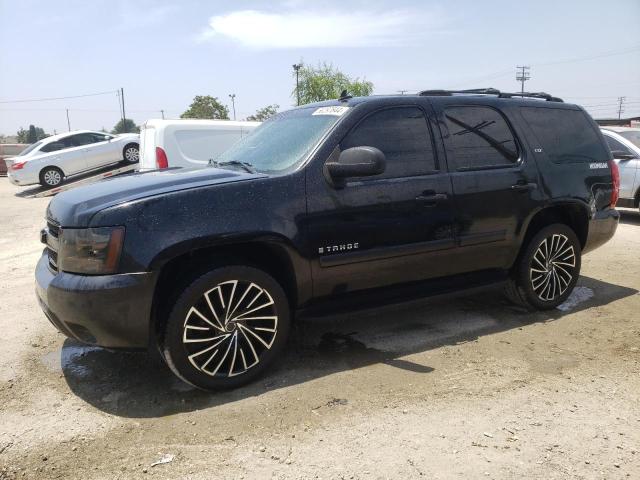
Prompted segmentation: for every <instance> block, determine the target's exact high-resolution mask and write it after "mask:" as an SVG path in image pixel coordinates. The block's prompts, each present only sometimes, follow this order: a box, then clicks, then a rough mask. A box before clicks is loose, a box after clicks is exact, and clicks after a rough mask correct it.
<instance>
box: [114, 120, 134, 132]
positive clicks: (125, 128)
mask: <svg viewBox="0 0 640 480" xmlns="http://www.w3.org/2000/svg"><path fill="white" fill-rule="evenodd" d="M111 133H116V134H117V133H140V127H139V126H138V125H136V122H134V121H133V120H131V119H130V118H125V119H124V122H123V121H122V119H120V120H118V123H116V124H115V126H114V127H113V130H111Z"/></svg>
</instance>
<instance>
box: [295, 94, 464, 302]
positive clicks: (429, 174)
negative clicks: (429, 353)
mask: <svg viewBox="0 0 640 480" xmlns="http://www.w3.org/2000/svg"><path fill="white" fill-rule="evenodd" d="M409 102H410V101H409ZM414 102H415V101H414ZM430 118H431V112H430V107H428V106H421V105H418V104H413V105H411V104H409V105H406V106H402V107H388V108H383V109H378V110H373V111H370V112H368V113H364V114H363V116H362V118H361V120H360V121H359V122H358V123H356V124H355V126H354V127H353V128H351V129H350V130H349V131H348V133H347V134H346V136H345V137H344V138H343V139H342V140H341V141H340V143H339V145H338V146H337V147H336V150H335V151H334V154H332V157H333V156H334V155H338V154H339V152H340V151H343V150H345V149H347V148H350V147H356V146H373V147H376V148H378V149H380V150H381V151H382V152H383V153H384V154H385V156H386V170H385V172H384V173H382V174H380V175H376V176H372V177H366V178H352V179H348V181H347V182H346V184H345V185H344V186H342V187H338V188H336V187H334V186H332V185H331V182H330V181H329V180H326V181H325V180H324V178H323V177H322V172H321V171H320V170H318V168H317V167H318V166H316V170H314V169H309V170H308V173H307V179H308V182H307V198H308V200H307V202H308V217H307V221H306V224H307V228H306V233H307V238H308V239H309V240H308V242H309V244H310V255H311V260H312V261H311V264H312V276H313V287H314V296H316V297H322V296H326V295H335V294H340V293H346V292H351V291H355V290H360V289H366V288H372V287H381V286H385V285H390V284H396V283H403V282H408V281H412V280H420V279H425V278H430V277H436V276H440V275H442V274H443V272H445V271H446V266H447V263H448V262H447V257H449V256H450V255H451V254H450V252H451V251H452V249H453V247H454V238H453V228H452V226H453V201H452V197H451V183H450V181H449V178H448V174H447V173H446V167H445V166H444V165H442V163H441V161H439V160H440V159H439V158H438V155H437V154H436V148H434V147H435V145H436V141H438V142H439V141H440V139H439V138H437V139H434V135H433V134H432V132H433V125H432V124H431V120H430ZM321 167H322V166H321V165H320V168H321ZM318 177H320V178H321V180H320V181H317V178H318Z"/></svg>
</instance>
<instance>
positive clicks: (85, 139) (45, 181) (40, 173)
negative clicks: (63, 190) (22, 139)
mask: <svg viewBox="0 0 640 480" xmlns="http://www.w3.org/2000/svg"><path fill="white" fill-rule="evenodd" d="M139 150H140V135H138V134H137V133H126V134H121V135H112V134H110V133H105V132H93V131H90V130H78V131H75V132H69V133H63V134H59V135H54V136H52V137H47V138H45V139H43V140H40V141H39V142H36V143H34V144H32V145H30V146H29V147H27V148H26V149H25V150H23V151H22V152H21V153H20V154H19V155H17V156H15V157H13V158H11V159H10V160H8V163H9V162H10V164H8V165H7V167H8V169H7V170H8V171H7V175H8V177H9V180H10V181H11V183H13V184H14V185H33V184H36V183H40V184H41V185H43V186H45V187H55V186H58V185H60V184H61V183H62V181H63V180H64V179H65V178H66V177H70V176H72V175H78V174H80V173H85V172H89V171H91V170H96V169H99V168H102V167H104V166H107V165H110V164H113V163H117V162H121V161H123V160H124V161H125V162H128V163H137V162H138V161H139V159H140V153H139Z"/></svg>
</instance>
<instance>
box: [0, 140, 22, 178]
mask: <svg viewBox="0 0 640 480" xmlns="http://www.w3.org/2000/svg"><path fill="white" fill-rule="evenodd" d="M28 146H29V145H28V144H26V143H0V175H6V174H7V164H6V160H8V159H9V158H11V157H15V156H16V155H18V154H19V153H20V152H22V151H23V150H24V149H25V148H27V147H28Z"/></svg>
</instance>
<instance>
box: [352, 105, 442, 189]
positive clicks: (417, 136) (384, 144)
mask: <svg viewBox="0 0 640 480" xmlns="http://www.w3.org/2000/svg"><path fill="white" fill-rule="evenodd" d="M361 146H369V147H376V148H378V149H379V150H381V151H382V153H384V154H385V157H386V160H387V162H386V169H385V171H384V173H382V174H380V175H376V176H374V177H371V179H372V180H376V179H380V178H399V177H412V176H416V175H427V174H430V173H433V172H434V171H436V170H437V166H436V161H435V155H434V152H433V143H432V140H431V132H430V131H429V125H428V124H427V119H426V118H425V116H424V113H423V112H422V110H421V109H420V108H417V107H397V108H388V109H385V110H380V111H377V112H375V113H372V114H371V115H369V116H368V117H365V119H364V120H363V121H361V122H360V123H359V124H358V125H356V126H355V127H354V128H353V129H352V130H351V131H350V132H349V133H348V134H347V136H346V137H345V138H344V139H343V140H342V142H341V143H340V150H342V151H344V150H346V149H347V148H351V147H361Z"/></svg>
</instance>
